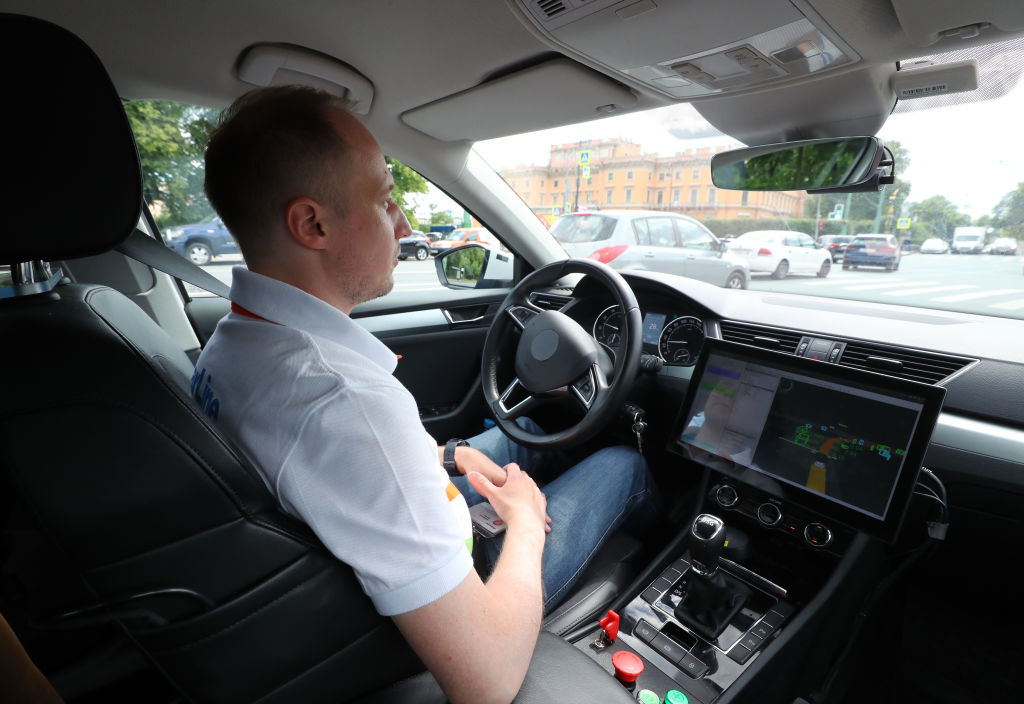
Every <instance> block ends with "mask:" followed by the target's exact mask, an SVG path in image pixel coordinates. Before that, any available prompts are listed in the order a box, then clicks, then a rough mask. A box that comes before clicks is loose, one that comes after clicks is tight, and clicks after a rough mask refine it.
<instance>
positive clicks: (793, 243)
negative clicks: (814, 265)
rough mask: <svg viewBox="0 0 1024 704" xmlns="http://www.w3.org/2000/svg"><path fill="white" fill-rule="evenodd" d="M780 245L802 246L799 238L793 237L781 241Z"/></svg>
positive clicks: (789, 236)
mask: <svg viewBox="0 0 1024 704" xmlns="http://www.w3.org/2000/svg"><path fill="white" fill-rule="evenodd" d="M782 244H784V245H786V246H787V247H801V246H803V245H802V244H801V242H800V238H799V237H796V236H794V235H788V236H786V237H784V238H783V239H782Z"/></svg>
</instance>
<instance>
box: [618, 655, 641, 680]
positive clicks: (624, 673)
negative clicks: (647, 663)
mask: <svg viewBox="0 0 1024 704" xmlns="http://www.w3.org/2000/svg"><path fill="white" fill-rule="evenodd" d="M612 667H614V668H615V677H616V678H618V679H619V681H620V682H624V683H625V684H630V683H632V682H636V678H637V677H639V676H640V673H641V672H643V671H644V661H643V660H641V659H640V658H639V656H637V655H636V654H635V653H631V652H629V651H628V650H620V651H619V652H617V653H615V654H614V655H612Z"/></svg>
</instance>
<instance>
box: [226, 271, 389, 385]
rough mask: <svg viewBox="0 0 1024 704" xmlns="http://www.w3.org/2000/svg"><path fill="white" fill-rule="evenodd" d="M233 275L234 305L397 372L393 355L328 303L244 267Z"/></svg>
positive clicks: (386, 369)
mask: <svg viewBox="0 0 1024 704" xmlns="http://www.w3.org/2000/svg"><path fill="white" fill-rule="evenodd" d="M231 273H232V279H231V300H232V302H234V303H237V304H238V305H240V306H242V307H243V308H245V309H246V310H248V311H249V312H251V313H255V314H256V315H258V316H260V317H261V318H264V319H266V320H267V321H269V322H272V323H277V324H278V325H284V326H286V327H290V328H294V329H296V330H301V331H303V332H306V333H309V334H310V335H315V336H317V337H323V338H325V339H327V340H330V341H331V342H334V343H336V344H339V345H343V346H345V347H348V348H349V349H351V350H353V351H355V352H358V353H359V354H361V355H363V356H364V357H366V358H367V359H369V360H370V361H371V362H374V363H375V364H377V365H378V366H379V367H382V368H383V369H384V370H385V371H387V372H389V373H391V372H394V371H395V367H396V366H397V364H398V359H397V358H396V357H395V354H394V352H392V351H391V350H390V349H388V347H387V345H385V344H384V343H383V342H381V341H380V340H378V339H377V338H376V337H374V336H373V335H371V334H370V333H369V332H367V330H366V329H364V328H363V327H362V326H361V325H359V324H358V323H356V322H355V321H354V320H352V318H350V317H349V316H347V315H345V313H343V312H341V311H340V310H338V309H337V308H335V307H334V306H332V305H331V304H329V303H327V302H326V301H323V300H321V299H319V298H317V297H316V296H312V295H310V294H308V293H306V292H305V291H303V290H302V289H300V288H296V287H295V286H292V285H291V284H287V283H285V282H283V281H279V280H278V279H273V278H270V277H269V276H264V275H262V274H257V273H256V272H254V271H249V270H248V269H246V268H245V267H244V266H236V267H233V268H232V270H231Z"/></svg>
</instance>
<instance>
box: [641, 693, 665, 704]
mask: <svg viewBox="0 0 1024 704" xmlns="http://www.w3.org/2000/svg"><path fill="white" fill-rule="evenodd" d="M636 700H637V701H638V702H640V704H661V697H659V696H658V695H657V694H655V693H654V692H652V691H651V690H649V689H641V690H640V691H639V692H637V693H636Z"/></svg>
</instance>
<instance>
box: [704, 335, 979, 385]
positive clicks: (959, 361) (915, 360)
mask: <svg viewBox="0 0 1024 704" xmlns="http://www.w3.org/2000/svg"><path fill="white" fill-rule="evenodd" d="M720 325H721V329H722V338H723V339H724V340H727V341H729V342H739V343H742V344H744V345H753V346H755V347H764V348H765V349H770V350H779V351H780V352H787V353H789V354H794V353H795V352H796V348H797V346H798V345H799V343H800V339H801V338H802V337H819V338H824V339H829V340H835V341H836V342H843V343H846V348H845V350H844V351H843V356H842V357H841V358H840V360H839V364H841V365H843V366H845V367H853V368H854V369H866V370H867V371H872V372H878V373H880V374H888V375H889V376H895V377H899V378H901V379H909V380H911V381H920V382H922V383H925V384H936V383H938V382H940V381H942V380H943V379H945V378H946V377H948V376H951V375H952V374H955V373H956V372H958V371H960V370H961V369H963V368H964V367H966V366H967V365H968V364H970V363H971V362H973V361H975V360H973V359H970V358H968V357H957V356H955V355H948V354H938V353H936V352H924V351H922V350H913V349H907V348H905V347H890V346H889V345H878V344H872V343H870V342H857V341H851V340H848V339H845V338H842V337H832V336H830V335H829V336H826V335H819V334H815V333H805V332H799V331H796V330H786V329H783V328H773V327H768V326H766V325H752V324H750V323H738V322H735V321H732V320H723V321H722V322H721V324H720Z"/></svg>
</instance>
